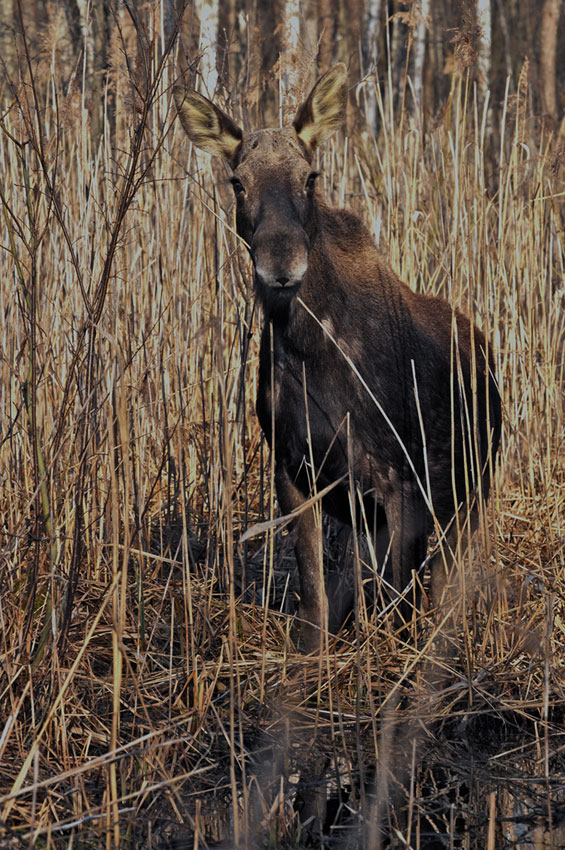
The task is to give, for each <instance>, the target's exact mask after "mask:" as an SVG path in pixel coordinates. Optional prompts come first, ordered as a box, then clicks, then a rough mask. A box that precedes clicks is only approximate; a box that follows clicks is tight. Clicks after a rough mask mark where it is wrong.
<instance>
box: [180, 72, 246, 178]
mask: <svg viewBox="0 0 565 850" xmlns="http://www.w3.org/2000/svg"><path fill="white" fill-rule="evenodd" d="M173 94H174V98H175V103H176V105H177V110H178V113H179V116H180V120H181V124H182V126H183V127H184V129H185V131H186V133H187V135H188V138H189V139H190V140H191V141H192V142H194V144H195V145H196V147H198V148H200V149H201V150H203V151H206V152H207V153H212V154H215V155H216V156H222V157H223V158H224V159H225V160H227V162H228V163H229V165H231V167H232V168H233V167H234V165H235V160H236V152H237V149H238V148H239V146H240V144H241V138H242V135H243V134H242V132H241V129H240V128H239V127H238V126H237V124H236V123H235V121H232V119H231V118H230V117H229V115H226V113H225V112H222V110H221V109H218V107H217V106H214V104H213V103H212V102H211V101H210V100H208V98H207V97H204V96H203V95H201V94H198V92H196V91H193V90H191V89H186V88H185V87H184V86H180V85H176V86H175V87H174V88H173Z"/></svg>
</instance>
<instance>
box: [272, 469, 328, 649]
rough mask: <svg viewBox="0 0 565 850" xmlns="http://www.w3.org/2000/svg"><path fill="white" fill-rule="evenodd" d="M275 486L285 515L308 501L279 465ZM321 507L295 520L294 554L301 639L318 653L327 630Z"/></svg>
mask: <svg viewBox="0 0 565 850" xmlns="http://www.w3.org/2000/svg"><path fill="white" fill-rule="evenodd" d="M275 484H276V488H277V496H278V500H279V506H280V509H281V511H282V512H283V514H289V513H292V511H295V510H297V509H298V508H300V507H301V505H303V504H304V502H305V501H306V500H305V498H304V496H303V495H302V493H301V492H300V490H298V488H297V487H296V485H295V484H294V483H293V481H292V480H291V478H290V476H289V474H288V471H287V470H286V469H285V468H284V467H281V466H280V465H277V469H276V472H275ZM320 514H321V505H320V504H319V503H318V504H317V505H312V506H311V507H309V508H306V509H305V510H304V511H303V512H302V513H301V514H300V515H299V516H298V517H297V518H296V520H295V529H296V542H295V546H294V550H295V553H296V561H297V563H298V575H299V578H300V607H299V616H300V619H301V621H302V625H301V637H302V640H303V643H304V646H305V649H306V650H307V651H308V652H311V651H312V650H315V649H319V648H320V646H321V641H322V638H323V634H324V630H325V629H326V628H327V620H328V603H327V598H326V591H325V587H324V571H323V558H322V551H323V548H322V523H321V515H320Z"/></svg>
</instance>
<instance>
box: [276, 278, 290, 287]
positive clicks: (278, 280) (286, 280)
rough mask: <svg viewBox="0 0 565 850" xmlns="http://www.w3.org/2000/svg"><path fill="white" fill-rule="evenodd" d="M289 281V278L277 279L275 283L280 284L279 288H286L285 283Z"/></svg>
mask: <svg viewBox="0 0 565 850" xmlns="http://www.w3.org/2000/svg"><path fill="white" fill-rule="evenodd" d="M289 280H290V278H288V277H278V278H277V283H280V285H281V286H286V285H287V283H288V282H289Z"/></svg>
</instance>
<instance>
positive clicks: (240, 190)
mask: <svg viewBox="0 0 565 850" xmlns="http://www.w3.org/2000/svg"><path fill="white" fill-rule="evenodd" d="M231 184H232V186H233V190H234V192H235V194H236V196H237V197H240V196H241V195H245V186H244V185H243V183H242V182H241V180H238V179H237V177H234V178H233V179H232V181H231Z"/></svg>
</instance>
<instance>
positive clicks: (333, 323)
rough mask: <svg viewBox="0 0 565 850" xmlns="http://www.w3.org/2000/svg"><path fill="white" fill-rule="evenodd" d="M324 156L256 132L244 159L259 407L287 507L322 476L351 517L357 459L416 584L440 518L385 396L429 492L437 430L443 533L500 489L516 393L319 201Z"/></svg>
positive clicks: (278, 133) (308, 614)
mask: <svg viewBox="0 0 565 850" xmlns="http://www.w3.org/2000/svg"><path fill="white" fill-rule="evenodd" d="M330 73H333V72H330ZM337 73H339V69H338V72H337ZM336 75H337V74H336ZM323 79H324V78H323ZM340 97H341V98H342V99H343V96H342V94H340V95H339V96H338V97H336V100H339V98H340ZM311 98H312V95H311V96H310V99H311ZM310 99H309V100H310ZM211 106H212V105H211ZM311 113H312V110H311V108H310V106H309V101H307V102H306V104H305V106H303V107H302V108H301V110H300V112H299V117H300V119H301V120H303V121H307V120H308V115H309V114H311ZM332 120H333V119H332ZM298 126H299V127H300V122H299V125H298ZM187 129H188V128H187ZM322 130H323V128H322ZM316 131H317V130H316ZM309 159H310V155H309V151H308V150H304V145H303V144H302V141H301V139H299V138H298V137H297V135H296V130H295V129H293V128H289V129H284V130H264V131H260V132H256V133H252V134H244V136H243V140H242V142H241V144H240V146H239V147H238V149H237V151H236V153H235V156H234V158H233V165H234V187H235V189H236V195H237V198H238V201H237V229H238V232H239V233H240V235H241V236H242V237H243V238H244V239H245V240H246V241H247V242H248V244H249V245H250V252H251V256H252V258H253V261H254V264H255V269H256V271H255V286H256V292H257V297H258V298H259V300H260V302H261V304H262V306H263V312H264V319H265V323H264V328H263V335H262V341H261V354H260V367H259V369H260V373H259V393H258V398H257V414H258V416H259V421H260V423H261V427H262V428H263V431H264V433H265V435H266V437H267V439H268V441H269V443H270V444H271V446H272V447H273V449H274V457H275V459H276V485H277V494H278V498H279V502H280V507H281V510H282V511H283V513H290V512H291V511H293V510H295V509H297V508H300V506H301V505H302V504H303V502H304V500H305V499H306V498H308V497H309V496H310V495H311V494H312V475H313V471H314V474H315V476H316V488H317V490H318V491H319V490H321V489H322V488H323V487H325V486H327V485H329V484H332V483H333V482H335V481H337V480H339V479H342V478H343V479H344V480H343V481H342V483H341V484H339V485H338V486H336V487H335V488H334V489H333V490H332V492H331V493H330V494H329V495H328V497H327V498H326V499H325V501H324V507H325V509H326V510H328V511H329V512H330V513H331V514H333V515H334V516H336V517H337V518H339V519H340V520H342V521H344V522H351V509H350V504H349V493H350V489H349V481H348V471H349V469H350V466H351V472H352V475H353V479H354V481H355V485H356V487H357V488H358V489H359V492H360V493H361V494H362V499H363V502H364V507H365V511H366V516H367V517H368V519H369V522H370V523H372V524H374V530H375V539H376V542H377V555H378V557H379V558H380V559H382V558H384V555H385V553H386V551H387V548H388V545H389V542H390V558H389V560H390V564H391V569H390V577H391V581H392V583H393V585H394V587H395V588H396V590H397V591H401V590H402V589H403V588H404V587H405V586H406V584H407V583H408V581H409V579H410V576H411V572H412V570H413V569H415V568H417V567H418V566H419V565H420V563H421V562H422V560H423V559H424V557H425V553H426V546H427V539H428V535H429V533H430V531H431V530H432V527H433V522H432V518H431V514H430V511H429V510H428V508H427V507H426V503H425V499H424V497H423V496H422V493H421V489H420V487H419V486H418V483H417V479H416V477H415V475H414V472H413V470H412V469H411V466H410V464H409V462H408V461H407V458H406V454H405V451H403V448H402V446H401V445H400V442H399V439H398V438H397V436H395V434H394V433H393V430H392V428H391V425H390V424H389V423H388V422H387V421H386V419H385V417H384V416H383V414H382V413H381V412H380V411H379V409H378V407H377V405H376V404H375V401H374V400H373V399H372V398H371V393H372V394H373V395H374V397H375V399H376V400H377V401H378V403H379V404H380V405H381V406H382V408H383V409H384V411H385V413H386V415H387V416H388V418H389V419H390V421H391V422H392V425H393V426H394V428H395V429H396V431H397V433H398V435H399V436H400V439H401V441H402V443H403V444H404V446H405V448H406V450H407V451H408V453H409V455H410V458H411V461H412V465H413V467H414V468H415V470H416V473H417V476H418V477H419V479H420V481H421V482H422V484H423V486H424V488H426V487H427V484H426V468H425V463H424V448H423V439H422V426H423V431H424V433H425V437H426V444H427V446H426V455H427V465H428V475H429V481H430V489H431V497H432V502H433V507H434V512H435V516H436V518H437V520H438V521H439V523H440V525H441V526H442V527H445V526H446V525H448V523H449V522H450V520H451V519H452V517H453V516H454V514H455V512H456V510H457V508H458V506H459V504H460V503H465V502H466V500H467V497H468V495H469V490H473V489H474V488H476V487H477V486H478V484H479V482H480V483H481V486H482V494H483V495H484V496H485V497H486V496H487V495H488V491H489V486H490V471H491V468H492V462H489V452H490V454H491V461H493V460H494V456H495V454H496V451H497V448H498V442H499V436H500V420H501V413H500V398H499V394H498V391H497V388H496V385H495V382H494V380H493V378H492V376H489V375H488V372H489V368H488V365H487V362H486V359H485V350H486V344H485V339H484V337H483V334H482V333H481V332H480V331H479V330H478V329H477V328H475V327H473V326H472V325H471V324H470V322H469V320H468V319H467V318H466V317H465V316H463V315H462V314H461V313H459V312H455V313H454V312H453V311H452V308H451V307H450V305H449V304H448V303H447V302H446V301H444V300H442V299H440V298H433V297H429V296H424V295H420V294H416V293H414V292H413V291H412V290H410V289H409V288H408V287H407V286H406V285H405V284H404V283H402V282H401V281H400V280H399V279H398V277H397V276H396V275H395V274H394V273H393V272H392V271H391V269H390V267H389V266H388V264H387V263H386V262H385V261H384V260H383V259H382V257H381V256H380V254H379V252H378V250H377V248H376V246H375V244H374V242H373V240H372V238H371V236H370V234H369V233H368V231H367V230H366V228H365V227H364V226H363V224H362V223H361V222H360V221H359V219H358V218H357V217H356V216H354V215H352V214H351V213H350V212H347V211H344V210H335V209H330V208H328V207H327V206H326V205H325V204H324V203H323V202H322V201H321V200H320V199H319V197H318V194H317V191H316V190H315V189H314V186H313V183H314V176H313V175H312V174H311V169H310V165H309ZM277 282H279V283H280V282H284V285H283V286H280V285H278V283H277ZM297 295H299V296H300V299H302V301H303V302H304V303H305V304H306V305H307V307H308V308H309V309H310V310H311V311H312V313H313V314H314V316H315V317H316V318H313V317H312V316H311V315H310V314H309V313H308V311H307V310H306V309H305V308H304V307H303V306H302V305H301V304H300V302H299V300H298V298H297ZM454 319H455V324H456V334H455V338H456V339H457V340H458V347H457V346H456V345H455V344H454V341H453V340H454V334H453V330H452V325H453V320H454ZM320 323H323V325H324V326H325V328H326V329H327V330H328V331H329V332H330V334H331V336H333V337H334V338H335V339H336V340H337V342H338V344H339V346H340V347H341V349H342V351H343V352H344V353H345V354H346V355H347V357H348V358H349V359H350V360H351V361H352V362H353V363H354V365H355V367H356V369H357V370H358V372H359V373H360V376H361V378H362V379H363V381H364V382H366V384H367V386H368V388H369V390H370V392H368V391H367V389H366V388H365V387H364V386H363V381H362V380H360V378H359V377H358V376H357V375H356V374H355V372H354V370H352V368H351V365H350V364H349V363H348V362H347V359H346V358H345V357H344V355H343V353H341V352H340V350H338V348H337V347H336V345H335V344H334V342H333V341H332V339H331V338H330V336H328V334H327V333H326V332H325V331H324V327H322V326H321V325H320ZM473 362H475V380H476V386H477V389H476V395H475V398H476V404H477V409H476V410H474V409H473V394H472V391H471V384H472V378H471V376H472V372H473ZM412 363H413V364H414V369H415V373H416V381H417V387H418V397H419V405H420V410H421V417H422V423H421V422H420V418H419V414H418V409H417V405H416V400H415V388H414V376H413V367H412ZM272 370H273V371H272ZM272 374H273V385H272V384H271V375H272ZM459 374H460V375H461V376H462V382H461V385H460V382H459V380H458V375H459ZM304 378H305V381H306V387H305V386H304ZM487 381H488V384H487ZM305 399H306V400H307V402H306V401H305ZM464 399H465V400H464ZM306 403H307V407H308V410H307V411H306ZM487 409H488V416H487ZM273 422H274V433H273V428H272V425H273ZM452 435H453V439H452ZM309 437H310V439H311V447H310V444H309ZM475 446H476V447H477V448H478V457H477V456H476V453H475V448H474V447H475ZM311 452H312V455H313V467H314V470H313V471H312V469H311V468H310V454H311ZM466 470H467V472H466ZM481 470H482V472H481ZM454 489H455V492H454ZM296 525H297V542H296V554H297V560H298V566H299V573H300V582H301V604H300V612H301V617H302V618H303V620H304V637H305V641H306V643H307V645H308V646H310V647H311V646H315V645H316V644H317V642H318V640H319V633H320V632H319V629H320V628H321V627H322V626H323V624H324V622H325V621H326V618H327V610H326V607H327V606H326V598H325V592H324V586H323V578H322V570H321V561H320V558H321V529H320V524H319V522H318V521H317V519H316V516H315V511H314V510H313V509H308V510H306V511H304V512H303V513H301V514H300V516H299V518H298V519H297V520H296ZM383 527H384V533H383ZM379 529H380V530H379ZM387 530H388V533H387ZM389 535H390V536H389ZM436 584H438V585H441V582H436Z"/></svg>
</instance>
